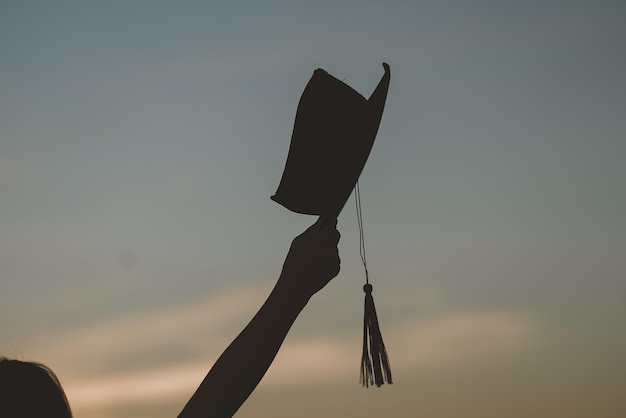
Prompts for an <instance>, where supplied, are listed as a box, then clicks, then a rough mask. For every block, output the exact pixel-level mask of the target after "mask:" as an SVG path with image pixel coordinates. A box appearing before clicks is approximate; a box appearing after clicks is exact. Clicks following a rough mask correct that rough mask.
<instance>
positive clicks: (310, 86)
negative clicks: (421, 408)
mask: <svg viewBox="0 0 626 418" xmlns="http://www.w3.org/2000/svg"><path fill="white" fill-rule="evenodd" d="M383 68H384V69H385V74H384V75H383V77H382V78H381V80H380V82H379V83H378V86H377V87H376V89H375V90H374V92H373V93H372V95H371V96H370V98H369V99H365V97H363V96H362V95H361V94H359V93H358V92H357V91H356V90H354V89H353V88H352V87H350V86H348V85H347V84H345V83H343V82H342V81H340V80H338V79H336V78H335V77H333V76H331V75H330V74H328V73H327V72H326V71H324V70H322V69H317V70H315V71H314V72H313V76H312V77H311V79H310V80H309V82H308V83H307V85H306V87H305V89H304V92H303V93H302V97H301V98H300V102H299V103H298V109H297V111H296V120H295V123H294V128H293V133H292V135H291V143H290V146H289V154H288V155H287V162H286V163H285V169H284V171H283V176H282V178H281V180H280V184H279V186H278V190H277V191H276V193H275V194H274V195H273V196H272V197H271V198H272V200H274V201H276V202H278V203H280V204H281V205H283V206H284V207H286V208H287V209H289V210H291V211H293V212H297V213H303V214H309V215H318V216H320V217H325V218H336V217H337V216H339V213H340V212H341V210H342V209H343V207H344V205H345V204H346V201H347V200H348V198H349V197H350V194H351V193H352V190H353V189H355V186H356V192H355V198H356V201H357V218H358V221H359V230H360V247H361V248H360V253H361V259H362V261H363V265H364V267H365V278H366V284H365V286H363V290H364V291H365V315H364V325H363V355H362V357H361V379H360V380H361V382H362V383H363V386H365V387H368V386H369V385H373V384H375V385H376V386H380V385H382V384H383V383H385V382H387V383H392V379H391V368H390V366H389V359H388V358H387V351H386V349H385V344H384V343H383V339H382V335H381V333H380V328H379V324H378V318H377V316H376V308H375V306H374V299H373V297H372V285H371V284H370V283H369V277H368V272H367V263H366V260H365V243H364V238H363V221H362V218H361V202H360V193H359V187H358V180H359V176H360V175H361V171H363V167H364V166H365V163H366V161H367V158H368V156H369V154H370V151H371V150H372V146H373V145H374V140H375V139H376V133H377V132H378V126H379V125H380V120H381V118H382V115H383V109H384V107H385V101H386V99H387V90H388V89H389V81H390V77H391V74H390V69H389V65H387V64H386V63H383Z"/></svg>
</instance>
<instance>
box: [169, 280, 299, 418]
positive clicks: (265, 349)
mask: <svg viewBox="0 0 626 418" xmlns="http://www.w3.org/2000/svg"><path fill="white" fill-rule="evenodd" d="M279 283H280V281H279ZM306 303H307V300H306V298H304V297H294V295H293V294H289V293H288V292H286V291H285V290H283V289H282V288H281V286H279V285H277V286H276V287H274V289H273V290H272V292H271V294H270V295H269V297H268V298H267V300H266V301H265V303H264V304H263V306H262V307H261V309H260V310H259V311H258V312H257V314H256V315H255V316H254V318H252V320H251V321H250V323H249V324H248V325H247V326H246V328H244V330H243V331H242V332H241V333H240V334H239V336H237V338H236V339H235V340H234V341H233V342H232V343H231V344H230V346H228V348H227V349H226V350H225V351H224V353H223V354H222V355H221V356H220V358H219V359H218V360H217V362H216V363H215V364H214V365H213V367H212V368H211V370H210V371H209V373H208V374H207V375H206V377H205V378H204V380H203V381H202V383H201V384H200V386H199V387H198V389H197V390H196V392H195V393H194V395H193V396H192V398H191V399H190V400H189V402H188V403H187V405H186V406H185V408H184V409H183V411H182V412H181V414H180V415H179V418H196V417H197V418H200V417H210V418H222V417H224V418H225V417H231V416H232V415H233V414H234V413H235V412H236V411H237V410H238V409H239V407H240V406H241V405H242V404H243V402H244V401H245V400H246V399H247V398H248V396H250V393H252V391H253V390H254V388H255V387H256V386H257V385H258V383H259V382H260V381H261V379H262V378H263V376H264V375H265V372H266V371H267V369H268V368H269V366H270V365H271V364H272V361H273V360H274V357H275V356H276V353H277V352H278V350H279V348H280V346H281V344H282V342H283V341H284V339H285V337H286V336H287V333H288V332H289V329H290V328H291V326H292V324H293V322H294V321H295V320H296V318H297V317H298V315H299V314H300V312H301V311H302V309H303V308H304V306H305V305H306Z"/></svg>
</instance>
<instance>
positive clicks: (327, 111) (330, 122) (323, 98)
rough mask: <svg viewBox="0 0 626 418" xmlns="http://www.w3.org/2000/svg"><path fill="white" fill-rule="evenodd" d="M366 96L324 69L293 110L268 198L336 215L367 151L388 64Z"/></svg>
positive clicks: (384, 94)
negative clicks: (274, 188)
mask: <svg viewBox="0 0 626 418" xmlns="http://www.w3.org/2000/svg"><path fill="white" fill-rule="evenodd" d="M383 67H384V68H385V74H384V75H383V77H382V79H381V80H380V82H379V83H378V86H377V87H376V89H375V90H374V92H373V93H372V95H371V96H370V98H369V99H366V98H365V97H363V96H362V95H361V94H359V93H358V92H357V91H356V90H354V89H353V88H352V87H350V86H348V85H347V84H345V83H343V82H342V81H340V80H338V79H336V78H335V77H333V76H332V75H330V74H328V73H327V72H326V71H324V70H322V69H317V70H315V72H314V73H313V76H312V77H311V79H310V80H309V82H308V84H307V86H306V88H305V89H304V92H303V93H302V97H301V98H300V102H299V104H298V110H297V112H296V120H295V123H294V128H293V133H292V136H291V145H290V147H289V154H288V156H287V163H286V164H285V170H284V172H283V176H282V179H281V181H280V185H279V186H278V190H277V191H276V194H274V195H273V196H272V197H271V198H272V200H274V201H276V202H278V203H280V204H281V205H283V206H284V207H286V208H287V209H290V210H292V211H294V212H298V213H304V214H309V215H319V216H328V217H337V216H338V215H339V213H340V212H341V209H342V208H343V207H344V205H345V203H346V201H347V200H348V198H349V197H350V194H351V193H352V190H353V189H354V186H355V185H356V183H357V181H358V179H359V176H360V175H361V171H362V170H363V167H364V166H365V162H366V161H367V157H368V156H369V154H370V151H371V149H372V146H373V145H374V139H375V138H376V133H377V132H378V126H379V125H380V120H381V118H382V115H383V109H384V107H385V100H386V98H387V90H388V88H389V79H390V70H389V65H387V64H383Z"/></svg>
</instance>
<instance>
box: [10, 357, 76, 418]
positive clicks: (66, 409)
mask: <svg viewBox="0 0 626 418" xmlns="http://www.w3.org/2000/svg"><path fill="white" fill-rule="evenodd" d="M0 416H3V417H12V418H27V417H46V418H71V417H72V411H71V410H70V406H69V404H68V402H67V398H66V397H65V392H64V391H63V388H62V387H61V384H60V383H59V379H58V378H57V377H56V375H55V374H54V373H53V372H52V370H50V369H49V368H48V367H46V366H44V365H43V364H40V363H34V362H28V361H21V360H11V359H8V358H6V357H0Z"/></svg>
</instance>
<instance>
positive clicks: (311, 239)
mask: <svg viewBox="0 0 626 418" xmlns="http://www.w3.org/2000/svg"><path fill="white" fill-rule="evenodd" d="M336 227H337V219H336V218H333V219H329V218H320V219H319V220H318V221H317V222H315V223H314V224H313V225H312V226H310V227H309V228H308V229H307V230H306V231H304V233H302V234H301V235H298V236H297V237H296V238H295V239H294V240H293V242H292V243H291V248H290V249H289V253H288V254H287V258H286V259H285V263H284V264H283V271H282V273H281V275H280V278H279V279H278V284H277V287H280V288H281V289H282V290H284V291H285V292H286V293H288V294H289V295H290V296H292V297H303V298H305V300H308V299H309V298H311V296H313V295H314V294H315V293H317V292H318V291H319V290H321V289H322V288H323V287H324V286H326V285H327V284H328V282H330V281H331V280H332V279H333V278H334V277H335V276H337V274H339V268H340V263H341V260H340V259H339V250H338V249H337V244H338V243H339V238H340V234H339V231H337V229H336Z"/></svg>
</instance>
